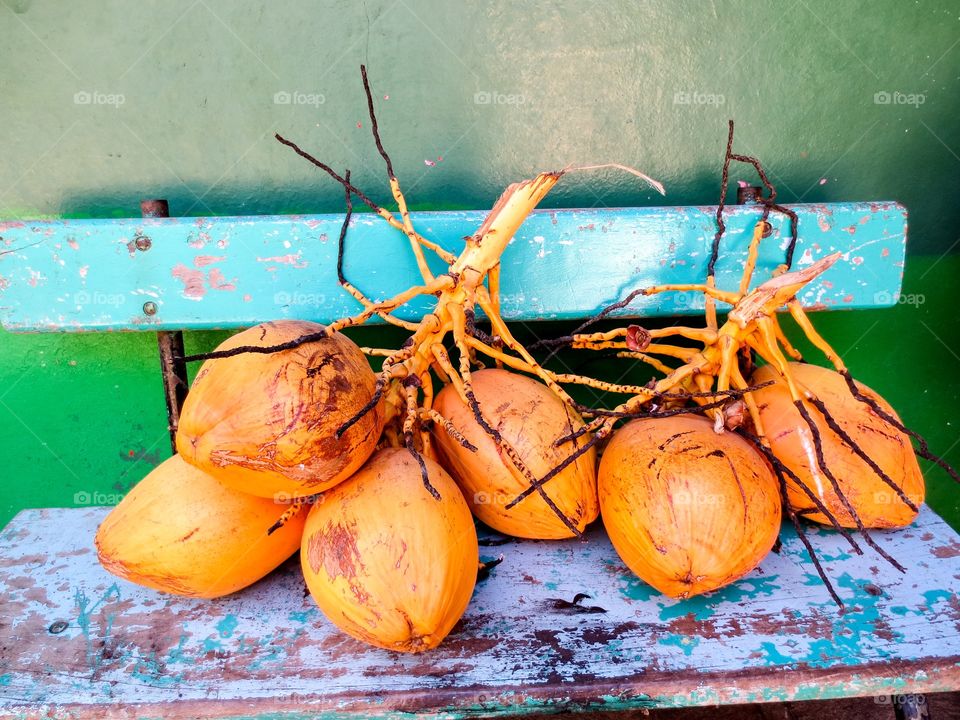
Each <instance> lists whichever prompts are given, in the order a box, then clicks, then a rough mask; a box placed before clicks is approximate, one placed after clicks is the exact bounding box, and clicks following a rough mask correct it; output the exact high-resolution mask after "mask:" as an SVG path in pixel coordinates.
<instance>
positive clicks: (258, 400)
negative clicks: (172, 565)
mask: <svg viewBox="0 0 960 720" xmlns="http://www.w3.org/2000/svg"><path fill="white" fill-rule="evenodd" d="M322 329H323V326H322V325H318V324H316V323H311V322H305V321H301V320H283V321H278V322H268V323H263V324H262V325H257V326H256V327H253V328H250V329H249V330H245V331H244V332H241V333H238V334H237V335H234V336H233V337H231V338H229V339H228V340H226V341H225V342H224V343H222V344H221V345H220V346H219V347H218V348H217V350H229V349H232V348H237V347H240V346H244V345H252V346H260V347H262V346H269V345H277V344H280V343H284V342H287V341H290V340H293V339H295V338H298V337H300V336H301V335H305V334H308V333H316V332H319V331H321V330H322ZM375 382H376V378H375V376H374V373H373V371H372V370H371V369H370V365H369V363H368V362H367V359H366V357H364V355H363V353H362V352H361V350H360V348H359V347H357V345H356V344H355V343H354V342H353V341H351V340H350V339H349V338H347V337H346V336H344V335H342V334H340V333H333V334H332V335H331V336H330V337H327V338H324V339H323V340H319V341H316V342H310V343H306V344H303V345H300V346H299V347H297V348H294V349H292V350H284V351H281V352H276V353H269V354H264V353H244V354H241V355H236V356H233V357H227V358H220V359H216V360H207V361H206V362H205V363H203V366H202V367H201V368H200V371H199V372H198V373H197V377H196V379H195V380H194V382H193V386H192V387H191V388H190V393H189V394H188V395H187V399H186V402H184V405H183V410H182V412H181V415H180V426H179V429H178V431H177V450H178V451H179V452H180V454H181V455H183V458H184V459H185V460H186V461H187V462H189V463H191V464H193V465H195V466H197V467H198V468H200V469H201V470H204V471H206V472H208V473H210V474H211V475H213V476H214V477H215V478H217V479H218V480H220V481H221V482H223V483H225V484H226V485H228V486H229V487H231V488H234V489H236V490H241V491H243V492H247V493H251V494H253V495H259V496H261V497H270V498H272V497H276V496H278V495H279V496H283V497H300V496H304V495H312V494H314V493H317V492H321V491H323V490H326V489H327V488H329V487H332V486H333V485H336V484H337V483H338V482H340V481H341V480H344V479H345V478H347V477H349V476H350V475H351V474H352V473H353V472H355V471H356V470H357V469H358V468H359V467H360V466H361V465H362V464H363V463H364V461H365V460H366V459H367V458H368V457H369V456H370V453H372V452H373V450H374V448H375V447H376V444H377V441H378V439H379V437H380V432H381V430H382V429H383V408H382V405H378V406H377V407H375V408H374V409H373V410H371V411H370V412H368V413H367V414H366V415H365V416H364V417H363V418H362V419H361V420H360V421H359V422H357V423H356V424H354V425H353V426H352V427H350V428H349V429H348V430H347V431H346V432H345V433H344V434H343V436H342V437H340V438H337V437H336V436H335V432H336V430H337V428H339V427H340V426H341V425H342V424H343V423H344V422H345V421H346V420H348V419H349V418H351V417H352V416H353V415H354V414H355V413H357V411H359V410H360V409H361V408H363V407H364V405H366V404H367V403H368V402H369V401H370V399H371V398H372V397H373V393H374V384H375Z"/></svg>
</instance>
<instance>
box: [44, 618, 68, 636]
mask: <svg viewBox="0 0 960 720" xmlns="http://www.w3.org/2000/svg"><path fill="white" fill-rule="evenodd" d="M68 627H70V624H69V623H67V622H65V621H63V620H57V621H56V622H55V623H51V624H50V627H48V628H47V632H49V633H50V634H51V635H59V634H60V633H62V632H63V631H64V630H66V629H67V628H68Z"/></svg>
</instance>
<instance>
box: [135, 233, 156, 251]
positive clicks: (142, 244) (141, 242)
mask: <svg viewBox="0 0 960 720" xmlns="http://www.w3.org/2000/svg"><path fill="white" fill-rule="evenodd" d="M133 244H134V245H136V247H137V250H140V251H142V252H146V251H147V250H149V249H150V246H151V245H153V241H152V240H151V239H150V238H148V237H147V236H146V235H137V236H136V237H135V238H134V239H133Z"/></svg>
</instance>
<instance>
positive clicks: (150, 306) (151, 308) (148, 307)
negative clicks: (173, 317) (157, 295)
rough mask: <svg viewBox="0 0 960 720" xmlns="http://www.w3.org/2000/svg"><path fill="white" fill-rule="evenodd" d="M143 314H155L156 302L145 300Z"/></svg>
mask: <svg viewBox="0 0 960 720" xmlns="http://www.w3.org/2000/svg"><path fill="white" fill-rule="evenodd" d="M143 314H144V315H156V314H157V304H156V303H155V302H153V300H147V302H145V303H144V304H143Z"/></svg>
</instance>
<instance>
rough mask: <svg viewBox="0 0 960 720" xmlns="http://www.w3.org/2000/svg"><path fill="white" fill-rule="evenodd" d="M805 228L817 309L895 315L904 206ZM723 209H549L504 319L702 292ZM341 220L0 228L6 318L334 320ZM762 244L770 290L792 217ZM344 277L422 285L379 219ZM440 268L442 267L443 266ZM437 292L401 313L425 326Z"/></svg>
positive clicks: (742, 212)
mask: <svg viewBox="0 0 960 720" xmlns="http://www.w3.org/2000/svg"><path fill="white" fill-rule="evenodd" d="M792 207H793V209H794V210H795V212H796V213H797V215H798V218H799V225H798V226H799V233H798V234H799V241H798V244H797V249H796V254H795V258H794V267H802V266H803V265H805V264H808V263H810V262H812V261H813V260H815V259H817V258H819V257H822V256H823V255H826V254H829V253H832V252H835V251H838V250H839V251H841V252H843V253H844V255H843V258H842V260H841V261H840V262H838V263H837V264H836V265H834V266H833V267H832V268H831V269H830V270H829V271H828V272H827V273H825V274H824V275H823V276H821V277H820V278H818V279H817V280H816V281H815V282H814V283H812V284H811V285H810V286H808V287H807V288H806V289H805V290H804V292H803V293H802V296H801V301H802V302H803V304H804V305H805V306H807V307H814V308H864V307H878V306H885V305H893V304H895V303H896V301H897V297H898V294H899V291H900V286H901V280H902V275H903V263H904V254H905V246H906V231H907V222H906V211H905V209H904V208H903V206H901V205H899V204H897V203H892V202H875V203H835V204H827V205H796V206H792ZM715 213H716V208H715V207H661V208H621V209H589V210H538V211H536V212H534V213H533V214H532V215H531V216H530V217H529V218H528V219H527V220H526V222H525V223H524V224H523V226H522V227H521V229H520V231H519V232H518V233H517V235H516V237H515V238H514V239H513V241H512V242H511V243H510V246H509V247H508V248H507V251H506V253H505V254H504V256H503V261H502V268H503V273H502V277H503V280H502V290H501V301H502V308H503V315H504V317H505V318H506V319H507V320H524V321H531V320H554V319H564V318H582V317H587V316H590V315H593V314H595V313H596V312H598V311H599V310H600V309H601V308H603V307H604V306H605V305H607V304H609V303H611V302H613V301H615V300H618V299H619V298H620V297H622V296H623V295H625V294H626V293H627V292H628V291H629V290H631V289H634V288H637V287H642V286H645V285H653V284H659V283H668V282H669V283H691V282H702V281H703V279H704V278H705V276H706V265H707V262H708V259H709V254H710V245H711V242H712V240H713V237H714V234H715V231H716V224H715V222H716V221H715ZM485 215H486V211H468V212H422V213H414V214H413V223H414V226H415V227H416V228H417V229H418V230H419V232H420V233H421V234H422V235H424V236H425V237H427V238H429V239H431V240H434V241H436V242H438V243H439V244H440V245H442V246H443V247H444V248H446V249H448V250H450V251H452V252H454V253H457V252H459V250H460V249H461V248H462V246H463V237H464V236H465V235H470V234H472V233H473V232H474V231H475V230H476V229H477V228H478V227H479V225H480V224H481V222H482V220H483V218H484V216H485ZM760 215H761V208H760V206H758V205H740V206H732V207H728V209H727V211H726V215H725V217H726V218H727V232H726V235H725V237H724V239H723V246H722V250H721V253H720V261H719V263H718V265H717V285H718V286H719V287H721V288H736V286H737V284H738V283H739V279H740V274H741V272H742V269H743V263H744V260H745V257H746V249H747V245H748V243H749V240H750V237H751V234H752V231H753V227H754V225H755V223H756V222H757V220H758V219H759V218H760ZM342 222H343V216H342V215H301V216H253V217H210V218H193V217H190V218H131V219H111V220H62V221H61V220H56V221H27V222H22V223H21V222H10V223H4V224H0V321H2V323H3V326H4V327H6V328H7V329H8V330H14V331H32V330H153V331H157V330H174V329H176V330H181V329H208V328H236V327H245V326H249V325H253V324H256V323H258V322H261V321H264V320H271V319H278V318H301V319H309V320H315V321H318V322H327V321H330V320H333V319H335V318H338V317H343V316H346V315H350V314H352V313H355V312H356V311H357V310H358V309H359V304H358V303H357V302H356V301H355V300H353V298H351V297H350V296H349V295H348V294H347V293H346V292H344V291H343V290H342V289H341V288H340V287H339V286H338V284H337V275H336V257H337V238H338V236H339V232H340V226H341V224H342ZM770 222H771V225H772V233H771V235H770V237H768V238H766V239H765V240H764V241H763V244H762V248H761V252H760V261H759V272H758V273H757V275H756V277H757V279H758V281H762V280H763V279H766V278H767V277H769V273H770V271H771V270H772V269H773V268H774V267H776V266H777V265H778V264H780V263H782V262H783V258H784V250H785V247H786V244H787V242H788V240H789V235H790V227H789V222H788V220H787V219H786V218H785V217H783V216H781V215H778V214H777V213H774V214H773V215H771V217H770ZM346 247H347V249H346V254H345V265H344V267H345V272H346V275H347V277H348V279H350V280H351V281H352V282H353V283H354V284H355V285H357V286H358V287H359V288H360V289H361V290H363V291H364V292H365V293H366V294H367V295H368V296H370V297H373V298H377V299H379V298H384V297H388V296H390V295H392V294H394V293H396V292H399V291H401V290H403V289H405V288H407V287H408V286H409V285H410V284H411V283H412V282H415V281H416V278H417V277H418V275H417V271H416V265H415V263H414V260H413V258H412V255H411V253H410V249H409V245H408V243H407V240H406V238H405V237H404V236H403V235H402V234H401V233H399V232H398V231H396V230H394V229H392V228H390V227H388V226H387V225H386V223H384V222H383V221H382V220H381V219H379V218H377V217H375V216H374V215H370V214H358V215H354V217H353V220H352V222H351V227H350V230H349V233H348V235H347V246H346ZM433 265H434V268H435V269H436V271H437V272H442V271H443V270H444V266H443V264H442V262H440V261H439V260H437V262H435V263H433ZM428 301H429V298H419V299H418V300H416V301H415V302H413V303H411V304H410V305H409V306H407V307H406V308H404V309H403V310H401V311H400V312H398V313H397V314H398V315H399V316H400V317H404V318H408V319H414V318H417V317H418V316H419V315H420V314H421V313H422V312H423V310H424V309H425V308H426V307H427V304H426V303H427V302H428ZM702 307H703V298H702V296H701V295H699V294H696V293H666V294H662V295H657V296H655V297H651V298H640V299H638V300H637V301H636V302H635V303H634V304H632V305H631V306H630V307H629V308H626V309H625V310H624V311H622V312H621V314H622V315H625V316H671V315H684V314H692V313H696V312H698V311H699V310H700V309H701V308H702Z"/></svg>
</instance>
